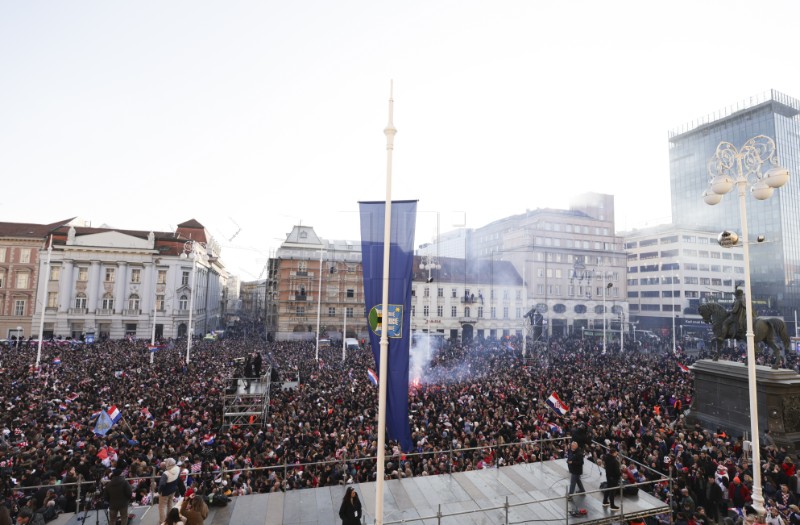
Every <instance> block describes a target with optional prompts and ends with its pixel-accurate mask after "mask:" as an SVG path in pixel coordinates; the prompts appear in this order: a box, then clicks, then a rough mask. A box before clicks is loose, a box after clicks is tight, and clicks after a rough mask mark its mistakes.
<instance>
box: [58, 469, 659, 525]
mask: <svg viewBox="0 0 800 525" xmlns="http://www.w3.org/2000/svg"><path fill="white" fill-rule="evenodd" d="M604 480H605V473H604V472H603V470H602V469H601V468H600V467H598V466H596V465H595V464H593V463H590V462H589V461H587V462H586V464H585V465H584V475H583V478H582V481H583V485H584V487H585V488H586V490H587V492H588V493H587V494H585V495H576V496H575V497H574V500H573V501H574V505H575V507H577V508H584V509H586V510H587V514H586V515H585V516H577V517H573V516H571V515H568V510H574V508H573V507H571V506H569V505H568V502H567V501H566V498H565V494H566V489H567V486H568V484H569V473H568V471H567V464H566V460H563V459H562V460H554V461H548V462H545V463H535V464H526V465H514V466H508V467H501V468H499V469H485V470H479V471H470V472H459V473H456V474H453V475H451V476H447V475H444V476H420V477H415V478H407V479H402V480H391V481H386V482H385V483H384V489H385V490H384V503H383V511H384V512H383V522H384V523H385V524H390V523H401V522H402V523H416V524H425V525H435V524H437V519H436V514H437V512H438V511H439V510H440V507H439V506H440V505H441V512H442V515H443V517H442V519H441V522H440V523H443V524H452V525H456V524H458V525H462V524H475V525H479V524H487V525H488V524H498V523H506V509H505V508H504V506H505V504H506V501H508V504H509V509H508V523H536V524H538V525H563V524H565V523H574V524H577V525H602V524H606V523H611V522H620V521H623V520H632V519H634V518H643V517H646V516H654V515H656V514H662V513H665V512H669V507H668V505H667V504H666V503H664V502H662V501H661V500H659V499H658V498H655V497H653V496H650V495H648V494H646V493H645V492H644V491H642V490H640V491H639V495H638V496H634V497H625V498H623V499H622V500H621V501H620V499H619V498H617V505H619V506H620V507H621V509H620V511H617V512H612V511H611V510H610V509H609V508H608V507H603V505H602V501H603V496H602V494H601V493H600V492H599V491H598V488H599V486H600V483H601V482H602V481H604ZM376 486H377V485H376V483H360V484H356V485H355V488H356V490H357V491H358V493H359V496H360V497H361V501H362V503H363V505H364V520H362V523H365V524H367V525H371V524H373V523H375V519H374V513H375V490H376ZM345 489H346V487H344V486H337V487H324V488H318V489H303V490H297V491H290V492H286V493H272V494H256V495H252V496H241V497H238V498H234V499H233V500H232V501H231V502H230V503H229V504H228V506H227V507H223V508H211V509H210V513H209V516H208V518H207V519H206V520H205V523H206V525H227V524H235V525H280V524H285V525H295V524H297V525H300V524H302V525H338V524H339V523H341V520H340V519H339V517H338V511H339V504H340V502H341V501H342V497H343V496H344V491H345ZM592 491H598V492H594V493H592ZM132 509H133V510H132V512H135V513H136V514H137V518H136V519H135V520H133V521H131V522H129V523H131V525H140V524H141V525H158V507H133V508H132ZM81 516H82V515H81ZM78 517H80V516H76V515H73V514H69V515H62V516H60V517H59V521H57V522H51V523H56V525H65V524H66V525H82V524H83V522H82V521H78V520H77V518H78ZM420 518H425V519H420ZM94 523H95V516H94V513H93V512H90V515H89V516H88V517H87V519H86V522H85V525H92V524H94ZM99 525H107V524H106V522H105V515H104V514H103V513H102V512H101V513H100V520H99Z"/></svg>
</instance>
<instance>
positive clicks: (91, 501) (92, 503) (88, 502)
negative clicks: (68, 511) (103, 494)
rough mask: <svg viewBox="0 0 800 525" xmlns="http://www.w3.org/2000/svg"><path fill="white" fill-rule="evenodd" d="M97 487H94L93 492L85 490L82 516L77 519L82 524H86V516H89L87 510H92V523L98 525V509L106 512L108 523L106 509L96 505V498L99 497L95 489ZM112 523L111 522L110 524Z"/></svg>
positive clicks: (107, 521) (107, 520)
mask: <svg viewBox="0 0 800 525" xmlns="http://www.w3.org/2000/svg"><path fill="white" fill-rule="evenodd" d="M97 488H98V487H95V492H87V493H86V499H84V500H83V516H81V517H79V518H78V521H79V522H81V523H83V525H88V524H87V522H86V518H87V517H88V516H89V511H90V510H93V511H94V523H95V525H100V511H101V510H102V511H103V512H105V514H106V524H108V523H109V519H108V509H104V508H101V507H100V506H99V505H98V498H99V497H100V492H99V491H97V490H96V489H97ZM111 525H113V524H111Z"/></svg>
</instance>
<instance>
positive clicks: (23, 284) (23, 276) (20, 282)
mask: <svg viewBox="0 0 800 525" xmlns="http://www.w3.org/2000/svg"><path fill="white" fill-rule="evenodd" d="M28 282H29V278H28V272H19V273H18V274H17V288H27V287H28Z"/></svg>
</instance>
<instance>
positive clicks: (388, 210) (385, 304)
mask: <svg viewBox="0 0 800 525" xmlns="http://www.w3.org/2000/svg"><path fill="white" fill-rule="evenodd" d="M393 91H394V82H390V83H389V123H388V124H387V125H386V129H384V130H383V132H384V134H386V206H385V213H384V218H383V222H384V226H383V291H382V294H383V295H382V306H381V308H382V309H381V364H380V372H378V465H377V473H376V477H377V479H376V481H377V484H378V485H377V487H376V490H375V524H376V525H383V475H384V468H385V467H384V464H383V462H384V459H385V457H386V450H385V448H386V383H388V382H389V381H388V380H389V377H388V374H387V370H388V369H389V366H388V363H387V359H388V356H389V250H390V248H391V244H390V243H391V240H392V237H391V233H392V151H393V150H394V136H395V134H396V133H397V129H396V128H395V127H394V124H393V123H392V110H393V108H394V99H393V98H392V96H393Z"/></svg>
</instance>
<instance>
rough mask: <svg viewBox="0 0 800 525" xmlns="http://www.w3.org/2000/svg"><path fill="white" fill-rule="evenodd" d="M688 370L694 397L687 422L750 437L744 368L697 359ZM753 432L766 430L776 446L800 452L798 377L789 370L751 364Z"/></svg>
mask: <svg viewBox="0 0 800 525" xmlns="http://www.w3.org/2000/svg"><path fill="white" fill-rule="evenodd" d="M690 369H691V370H692V372H693V373H694V389H695V395H694V399H693V400H692V407H691V412H690V413H689V416H688V418H689V420H690V421H691V422H692V423H694V422H699V423H700V424H701V425H702V426H703V427H704V428H707V429H710V430H716V429H717V428H721V429H722V430H724V431H725V432H726V433H728V434H732V435H733V436H737V437H738V436H741V435H744V434H745V433H747V435H748V436H749V435H750V389H749V388H748V384H747V366H745V365H744V364H743V363H734V362H732V361H711V360H710V359H702V360H700V361H697V362H696V363H694V364H693V365H692V366H691V367H690ZM756 383H757V387H756V390H757V391H758V431H759V433H760V434H761V435H762V436H763V435H764V431H765V430H767V429H769V431H770V435H771V436H772V438H773V439H774V440H775V444H776V445H778V446H785V447H786V448H787V450H788V451H789V452H793V453H794V452H797V451H798V450H800V375H798V374H796V373H795V372H794V371H792V370H787V369H778V370H773V369H772V368H770V367H767V366H756Z"/></svg>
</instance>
